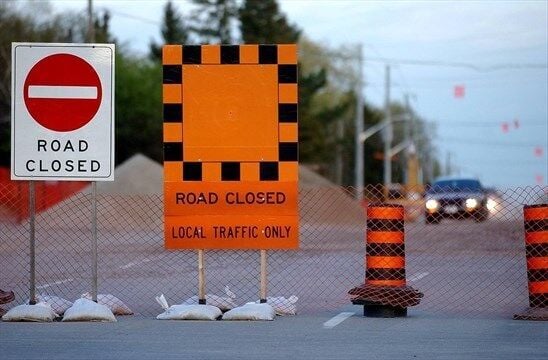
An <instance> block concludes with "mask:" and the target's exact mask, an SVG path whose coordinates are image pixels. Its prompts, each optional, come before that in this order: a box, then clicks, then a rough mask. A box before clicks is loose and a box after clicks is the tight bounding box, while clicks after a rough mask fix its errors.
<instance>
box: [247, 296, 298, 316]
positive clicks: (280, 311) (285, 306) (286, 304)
mask: <svg viewBox="0 0 548 360" xmlns="http://www.w3.org/2000/svg"><path fill="white" fill-rule="evenodd" d="M297 300H299V298H298V297H296V296H295V295H291V296H290V297H289V299H286V298H285V297H283V296H272V297H270V296H269V297H267V298H266V303H267V304H268V305H270V306H272V307H273V308H274V311H276V315H296V314H297V305H296V304H297ZM259 303H260V301H259V300H257V301H256V304H259Z"/></svg>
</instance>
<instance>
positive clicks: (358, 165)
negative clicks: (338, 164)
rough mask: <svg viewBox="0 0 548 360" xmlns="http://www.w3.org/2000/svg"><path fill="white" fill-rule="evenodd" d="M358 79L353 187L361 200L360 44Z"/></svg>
mask: <svg viewBox="0 0 548 360" xmlns="http://www.w3.org/2000/svg"><path fill="white" fill-rule="evenodd" d="M357 49H358V81H357V82H356V90H355V92H356V119H355V128H356V129H355V151H356V153H355V156H354V158H355V167H354V170H355V174H354V181H355V186H354V187H355V188H356V199H358V201H361V199H362V198H363V185H364V184H363V183H364V176H363V161H364V158H363V141H362V140H361V136H362V133H363V95H362V92H363V56H362V44H358V48H357Z"/></svg>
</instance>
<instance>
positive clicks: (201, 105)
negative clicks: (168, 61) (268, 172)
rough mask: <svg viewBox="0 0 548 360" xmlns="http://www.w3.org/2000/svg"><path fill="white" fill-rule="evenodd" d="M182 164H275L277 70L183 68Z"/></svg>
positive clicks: (258, 67)
mask: <svg viewBox="0 0 548 360" xmlns="http://www.w3.org/2000/svg"><path fill="white" fill-rule="evenodd" d="M183 79H184V81H183V103H184V104H185V106H184V107H183V112H184V113H183V119H184V121H183V133H184V134H185V141H184V145H183V146H184V148H183V154H184V161H201V162H211V161H277V160H278V101H277V100H278V73H277V65H264V64H263V65H240V66H234V65H183Z"/></svg>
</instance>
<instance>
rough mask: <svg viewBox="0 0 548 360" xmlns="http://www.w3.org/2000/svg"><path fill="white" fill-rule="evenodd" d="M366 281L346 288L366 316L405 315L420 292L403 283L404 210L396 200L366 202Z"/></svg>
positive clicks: (416, 302)
mask: <svg viewBox="0 0 548 360" xmlns="http://www.w3.org/2000/svg"><path fill="white" fill-rule="evenodd" d="M366 214H367V231H366V247H365V249H366V255H365V282H364V283H363V284H362V285H360V286H357V287H354V288H352V289H350V291H348V294H349V295H350V296H351V300H352V303H353V304H355V305H363V315H364V316H368V317H403V316H407V308H408V307H409V306H415V305H418V304H419V303H420V301H421V298H422V297H423V294H422V293H421V292H420V291H418V290H415V289H413V288H412V287H410V286H407V285H406V280H405V243H404V240H405V222H404V217H405V211H404V207H403V206H402V205H397V204H368V206H367V211H366Z"/></svg>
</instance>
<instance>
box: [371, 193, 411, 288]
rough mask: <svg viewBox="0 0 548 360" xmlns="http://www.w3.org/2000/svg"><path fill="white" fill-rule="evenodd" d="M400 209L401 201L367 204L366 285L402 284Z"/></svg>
mask: <svg viewBox="0 0 548 360" xmlns="http://www.w3.org/2000/svg"><path fill="white" fill-rule="evenodd" d="M404 213H405V212H404V208H403V206H401V205H391V204H370V205H369V206H368V207H367V233H366V258H365V263H366V271H365V284H366V285H377V286H405V285H406V282H405V244H404Z"/></svg>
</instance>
